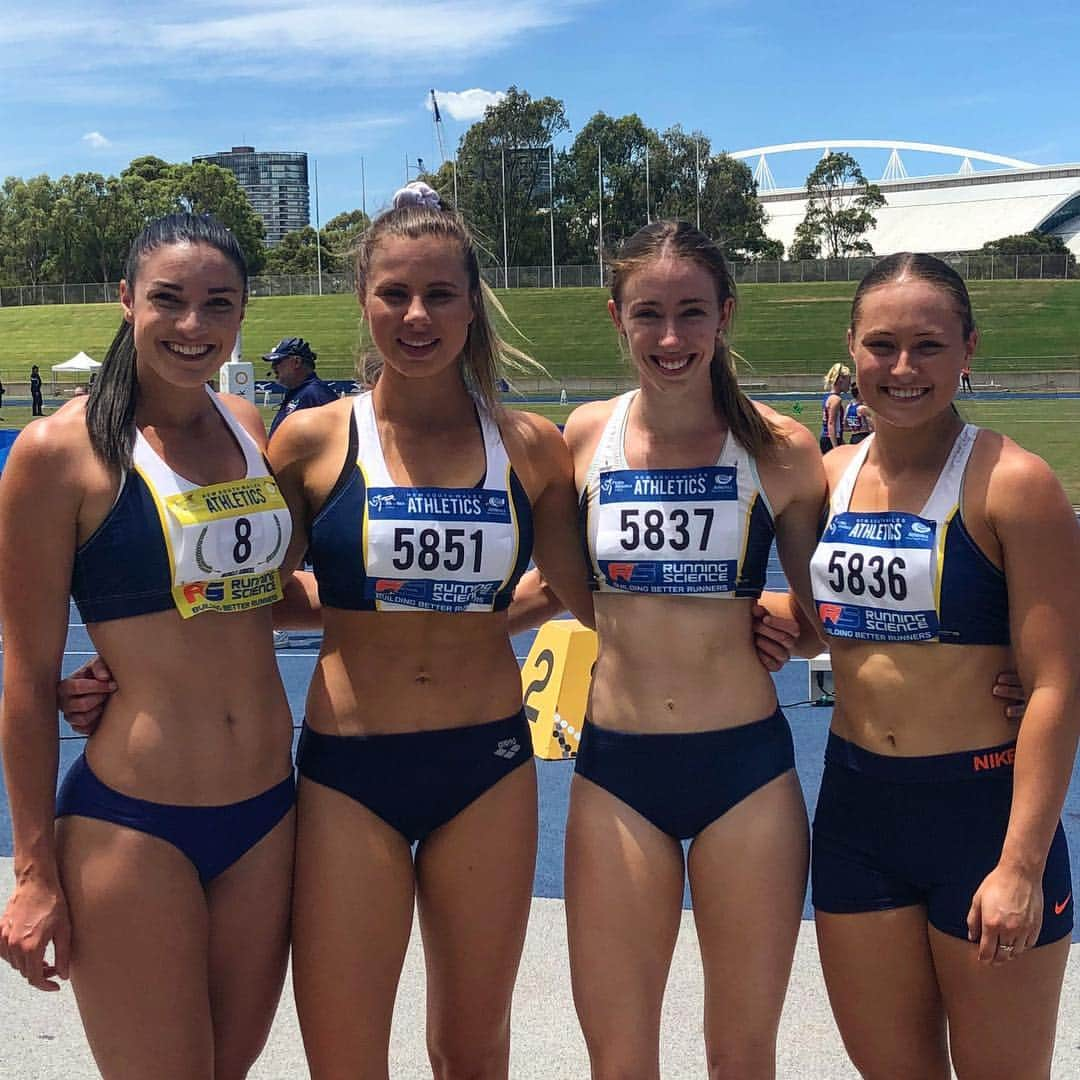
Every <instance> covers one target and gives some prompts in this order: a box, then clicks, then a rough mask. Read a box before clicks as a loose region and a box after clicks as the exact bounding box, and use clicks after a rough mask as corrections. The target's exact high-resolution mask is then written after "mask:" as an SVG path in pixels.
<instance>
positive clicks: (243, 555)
mask: <svg viewBox="0 0 1080 1080" xmlns="http://www.w3.org/2000/svg"><path fill="white" fill-rule="evenodd" d="M207 393H208V394H209V395H210V400H211V401H213V403H214V405H215V406H216V407H217V410H218V412H219V413H220V414H221V417H222V419H223V420H224V421H225V423H226V424H227V425H228V427H229V430H230V431H231V432H232V434H233V437H234V438H235V439H236V441H237V443H239V445H240V449H241V450H242V451H243V453H244V462H245V465H246V468H245V473H244V477H243V479H241V480H230V481H227V482H225V483H221V484H207V485H205V486H202V487H200V486H199V485H198V484H193V483H191V482H190V481H189V480H185V479H184V478H183V477H182V476H180V475H178V474H177V473H175V472H173V471H172V470H171V469H170V468H169V467H168V465H166V464H165V462H164V461H162V460H161V458H159V457H158V456H157V454H156V453H155V452H154V451H153V449H151V447H150V444H149V443H148V442H147V441H146V439H144V438H143V435H142V432H141V431H138V430H136V433H135V445H134V448H133V453H132V468H131V469H130V470H128V471H127V472H126V473H125V474H124V476H123V477H122V478H121V481H120V491H119V493H118V494H117V497H116V502H114V503H113V506H112V508H111V509H110V511H109V513H108V514H107V515H106V517H105V520H104V521H103V522H102V523H101V524H100V525H99V526H98V528H97V529H96V530H95V531H94V533H93V535H92V536H90V537H89V538H88V539H87V540H86V542H85V543H84V544H82V545H81V546H80V547H79V549H78V550H77V551H76V552H75V562H74V566H73V568H72V575H71V594H72V596H73V597H74V598H75V603H76V605H77V606H78V608H79V613H80V614H81V615H82V618H83V622H86V623H95V622H106V621H108V620H110V619H123V618H127V617H129V616H133V615H146V614H148V613H150V612H153V611H167V610H169V609H170V608H175V609H176V610H177V611H179V612H180V614H181V615H182V616H183V617H184V618H190V617H191V616H193V615H199V614H201V613H202V612H204V611H218V612H236V611H247V610H249V609H251V608H257V607H262V606H263V605H265V604H272V603H274V601H275V600H279V599H280V598H281V576H280V574H279V573H278V568H279V567H280V566H281V563H282V561H283V560H284V558H285V550H286V548H288V546H289V539H290V537H291V535H292V519H291V518H290V516H289V509H288V507H287V506H286V505H285V500H284V499H283V498H282V496H281V492H280V491H278V486H277V482H276V481H275V480H274V478H273V477H272V476H271V475H270V471H269V469H268V468H267V466H266V462H265V461H264V460H263V456H262V453H261V452H260V450H259V448H258V446H256V444H255V440H254V439H252V437H251V436H250V435H249V434H248V433H247V432H246V431H245V430H244V428H243V427H242V426H241V425H240V423H239V422H238V421H237V420H236V418H235V417H234V416H233V415H232V413H231V412H229V410H228V409H226V408H225V407H224V406H223V405H222V404H221V402H220V401H219V400H218V397H217V395H216V394H215V393H214V392H213V390H211V389H210V388H209V387H207Z"/></svg>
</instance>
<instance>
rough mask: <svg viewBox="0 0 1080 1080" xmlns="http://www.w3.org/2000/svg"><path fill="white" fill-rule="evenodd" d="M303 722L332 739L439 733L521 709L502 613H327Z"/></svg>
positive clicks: (514, 663)
mask: <svg viewBox="0 0 1080 1080" xmlns="http://www.w3.org/2000/svg"><path fill="white" fill-rule="evenodd" d="M323 626H324V633H323V646H322V652H321V653H320V654H319V659H318V662H317V663H316V665H315V673H314V675H313V676H312V680H311V688H310V690H309V692H308V700H307V716H306V719H307V723H308V724H309V725H310V726H311V727H312V728H314V729H315V730H316V731H320V732H323V733H324V734H328V735H374V734H393V733H398V732H406V731H434V730H437V729H439V728H454V727H468V726H470V725H473V724H484V723H488V722H489V721H492V720H501V719H502V718H504V717H507V716H512V715H513V714H514V713H516V712H517V711H518V710H519V709H520V708H521V671H520V669H519V667H518V663H517V660H516V659H515V657H514V650H513V649H512V648H511V645H510V638H509V636H508V633H507V621H506V614H505V613H504V612H492V613H486V612H475V613H474V612H468V613H462V614H454V615H450V614H445V613H442V612H426V611H425V612H393V613H389V612H369V611H343V610H340V609H337V608H323Z"/></svg>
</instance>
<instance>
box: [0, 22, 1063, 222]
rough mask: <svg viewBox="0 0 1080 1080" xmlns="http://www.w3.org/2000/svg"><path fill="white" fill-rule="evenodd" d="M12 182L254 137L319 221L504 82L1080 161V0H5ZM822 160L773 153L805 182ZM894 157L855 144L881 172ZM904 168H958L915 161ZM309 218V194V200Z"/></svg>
mask: <svg viewBox="0 0 1080 1080" xmlns="http://www.w3.org/2000/svg"><path fill="white" fill-rule="evenodd" d="M3 7H4V11H3V16H4V17H3V21H2V22H0V45H2V46H3V50H2V54H0V55H2V56H3V60H2V62H0V176H9V175H16V176H23V177H29V176H33V175H37V174H38V173H42V172H44V173H48V174H50V175H52V176H59V175H61V174H63V173H65V172H77V171H82V170H94V171H99V172H105V173H115V172H118V171H119V170H120V169H122V168H123V167H124V165H126V163H127V162H128V161H129V160H130V159H131V158H132V157H135V156H137V155H140V154H146V153H151V154H157V155H159V156H160V157H163V158H166V159H168V160H170V161H180V160H189V159H190V158H191V156H192V155H193V154H200V153H210V152H214V151H218V150H226V149H228V148H230V147H231V146H233V145H240V144H250V145H254V146H255V147H256V149H259V150H305V151H307V152H308V153H309V154H310V155H311V156H312V157H314V158H317V160H318V168H319V188H320V211H321V215H320V216H321V219H322V220H323V221H326V220H327V219H328V218H330V217H331V216H333V215H334V214H335V213H337V212H339V211H341V210H348V209H352V208H354V207H357V206H359V205H360V203H361V182H360V181H361V159H363V163H364V173H365V175H366V189H367V208H368V211H369V212H371V211H374V210H378V209H380V208H381V207H383V206H385V204H386V203H387V201H388V199H389V197H390V196H391V194H392V193H393V191H394V189H395V188H396V187H398V186H399V185H400V184H401V183H402V180H403V176H404V171H405V159H406V156H408V158H409V159H410V160H412V161H415V159H416V158H417V157H418V156H420V157H423V158H424V161H425V163H427V164H428V165H432V164H437V163H438V151H437V148H436V143H435V136H434V132H433V127H432V118H431V113H430V111H429V110H428V108H427V104H426V97H427V91H428V89H429V88H430V87H435V88H436V90H437V91H438V92H439V97H440V102H441V107H442V112H443V117H444V120H445V127H446V135H447V139H448V141H449V144H450V145H451V146H455V145H456V143H457V140H458V138H459V137H460V135H461V134H462V132H464V131H465V129H466V128H467V127H468V125H469V123H470V122H471V121H472V119H474V118H475V117H476V115H477V114H478V110H479V111H482V106H483V104H484V103H485V102H486V101H490V100H492V99H493V95H495V94H497V93H498V92H499V91H501V90H505V88H506V87H507V86H509V85H511V84H516V85H517V86H519V87H521V88H523V89H525V90H528V91H529V92H530V93H531V94H532V95H533V96H536V97H539V96H544V95H551V96H553V97H558V98H562V99H563V101H564V102H565V103H566V112H567V116H568V119H569V120H570V123H571V127H572V130H571V132H570V135H569V138H571V139H572V138H573V136H574V134H575V132H576V131H577V130H579V129H580V128H581V127H582V126H583V125H584V124H585V122H586V121H587V120H588V119H589V117H590V116H592V115H593V114H594V113H595V112H597V111H598V110H604V111H605V112H608V113H610V114H612V115H616V116H620V115H623V114H625V113H630V112H636V113H638V114H639V115H640V116H641V118H642V119H643V120H644V121H645V122H646V123H647V124H649V125H650V126H652V127H656V128H664V127H667V126H669V125H671V124H674V123H680V124H682V125H683V127H684V128H686V129H687V130H693V129H699V130H701V131H702V132H704V133H705V134H706V135H708V136H709V138H710V139H711V141H712V145H713V147H714V148H716V149H721V148H722V149H727V150H731V151H735V150H741V149H746V148H750V147H755V146H761V145H768V144H774V143H786V142H795V141H803V140H816V139H829V140H840V139H845V138H852V139H854V138H858V139H903V140H911V141H918V142H928V143H939V144H947V145H952V146H961V147H970V148H972V149H975V150H982V151H986V152H990V153H996V154H1002V155H1006V156H1010V157H1016V158H1020V159H1023V160H1026V161H1032V162H1037V163H1054V164H1056V163H1062V162H1076V161H1080V109H1078V108H1077V102H1078V101H1080V3H1077V2H1075V0H1068V2H1063V0H1044V2H1040V3H1035V4H1016V3H1015V2H1010V3H1006V2H1003V0H984V2H982V3H979V4H978V5H976V4H965V3H951V2H950V0H945V2H942V0H937V2H927V0H912V2H911V3H906V4H899V3H895V2H892V3H890V2H888V0H886V2H885V3H882V4H877V5H875V4H869V5H867V6H866V9H865V10H862V11H859V10H858V6H857V5H856V4H854V3H852V2H851V0H847V2H834V0H820V2H818V3H814V4H810V3H795V2H791V0H773V2H771V3H750V2H748V0H657V2H652V3H646V2H642V0H622V2H617V0H604V2H599V0H410V2H408V3H404V2H401V0H353V2H348V0H182V2H181V3H180V4H175V3H173V4H162V3H158V2H153V0H149V2H142V3H130V4H116V3H115V2H114V0H79V2H70V0H39V2H36V3H35V2H30V0H4V5H3ZM816 156H817V155H816V154H814V153H809V154H804V155H801V156H794V155H785V156H782V157H777V158H773V159H770V164H771V166H772V169H773V172H774V174H775V175H776V179H777V181H778V182H779V183H781V184H785V183H790V184H798V183H800V182H801V181H802V180H803V179H804V178H805V176H806V173H807V172H808V171H809V169H810V168H811V167H812V166H813V163H814V160H815V159H816ZM886 157H887V151H883V152H880V153H877V152H873V151H866V152H861V156H860V160H861V161H862V162H863V164H864V167H865V168H866V170H867V173H868V175H870V176H872V177H876V176H879V175H880V173H881V170H882V169H883V167H884V163H885V158H886ZM905 164H906V166H907V168H908V171H909V173H912V174H915V173H922V174H926V173H929V172H935V171H952V170H955V169H956V168H957V167H958V165H959V162H958V161H956V160H952V159H935V158H932V157H921V156H920V155H916V154H905ZM313 211H314V207H313Z"/></svg>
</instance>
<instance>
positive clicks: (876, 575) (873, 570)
mask: <svg viewBox="0 0 1080 1080" xmlns="http://www.w3.org/2000/svg"><path fill="white" fill-rule="evenodd" d="M906 569H907V564H906V563H905V562H904V560H903V559H902V558H901V557H900V556H899V555H896V556H894V557H893V558H891V559H889V560H888V562H886V561H885V557H884V556H883V555H871V556H870V558H869V559H867V558H865V557H864V556H863V554H862V552H861V551H852V552H847V551H845V550H844V549H843V548H837V549H836V550H835V551H834V552H833V553H832V555H831V556H830V558H829V585H830V587H831V588H832V590H833V592H837V593H842V592H847V593H848V594H850V595H851V596H862V595H863V593H868V594H869V595H870V596H872V597H873V598H874V599H875V600H882V599H884V597H885V596H886V595H888V596H889V597H890V598H891V599H893V600H906V599H907V594H908V589H907V581H906V580H905V579H904V573H903V572H904V570H906Z"/></svg>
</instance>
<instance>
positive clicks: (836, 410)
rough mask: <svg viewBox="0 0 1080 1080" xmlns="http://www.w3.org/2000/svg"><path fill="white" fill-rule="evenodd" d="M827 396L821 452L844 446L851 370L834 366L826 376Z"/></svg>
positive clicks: (822, 404)
mask: <svg viewBox="0 0 1080 1080" xmlns="http://www.w3.org/2000/svg"><path fill="white" fill-rule="evenodd" d="M824 385H825V396H824V397H823V398H822V399H821V438H820V440H819V445H820V446H821V452H822V453H823V454H827V453H828V452H829V451H830V450H833V449H835V448H836V447H837V446H843V444H844V398H843V395H844V394H846V393H847V391H848V388H849V387H850V386H851V368H849V367H848V366H847V365H846V364H833V366H832V367H831V368H829V372H828V374H827V375H826V376H825V383H824Z"/></svg>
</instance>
